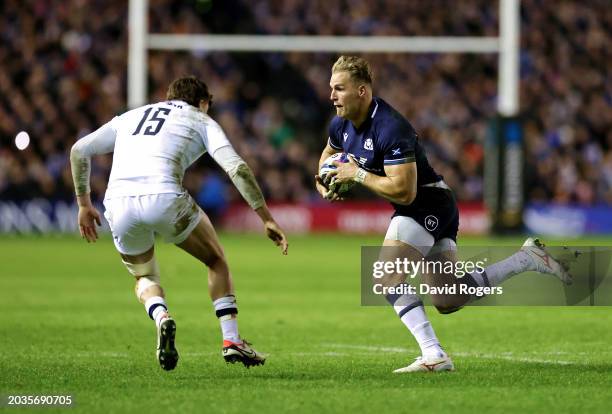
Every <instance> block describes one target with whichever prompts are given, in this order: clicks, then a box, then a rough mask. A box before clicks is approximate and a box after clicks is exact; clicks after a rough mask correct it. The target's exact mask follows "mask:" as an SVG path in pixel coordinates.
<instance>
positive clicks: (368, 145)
mask: <svg viewBox="0 0 612 414" xmlns="http://www.w3.org/2000/svg"><path fill="white" fill-rule="evenodd" d="M363 148H365V149H367V150H370V151H373V150H374V143H373V142H372V138H367V139H366V140H365V142H364V143H363Z"/></svg>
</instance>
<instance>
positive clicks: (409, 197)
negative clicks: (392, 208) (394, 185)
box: [396, 189, 416, 206]
mask: <svg viewBox="0 0 612 414" xmlns="http://www.w3.org/2000/svg"><path fill="white" fill-rule="evenodd" d="M415 198H416V191H414V190H412V189H408V190H404V191H402V192H401V193H400V194H398V195H397V197H396V203H397V204H401V205H403V206H407V205H410V204H412V202H413V201H414V199H415Z"/></svg>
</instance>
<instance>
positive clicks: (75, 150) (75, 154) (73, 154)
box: [70, 141, 83, 161]
mask: <svg viewBox="0 0 612 414" xmlns="http://www.w3.org/2000/svg"><path fill="white" fill-rule="evenodd" d="M82 146H83V145H82V144H81V143H80V141H77V142H75V143H74V145H73V146H72V148H70V160H73V161H74V160H78V159H81V158H83V148H82Z"/></svg>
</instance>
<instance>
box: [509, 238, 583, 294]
mask: <svg viewBox="0 0 612 414" xmlns="http://www.w3.org/2000/svg"><path fill="white" fill-rule="evenodd" d="M563 249H564V252H563V254H562V255H560V256H559V257H558V258H555V257H553V256H552V255H551V254H550V253H549V252H548V251H547V250H546V249H545V246H544V243H542V241H540V239H537V238H532V237H529V238H527V240H525V243H523V246H522V247H521V251H523V252H525V253H527V254H528V255H529V257H530V258H531V260H532V263H533V267H532V268H531V269H530V270H534V271H536V272H540V273H547V274H549V275H553V276H555V277H557V278H558V279H559V280H561V281H562V282H563V283H565V284H566V285H571V284H572V276H571V275H570V274H569V273H568V270H569V265H570V263H572V262H574V261H576V259H577V258H578V256H579V255H580V252H579V251H578V250H572V249H569V248H567V247H563Z"/></svg>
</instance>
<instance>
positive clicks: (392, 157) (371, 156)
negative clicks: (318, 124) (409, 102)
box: [329, 97, 442, 193]
mask: <svg viewBox="0 0 612 414" xmlns="http://www.w3.org/2000/svg"><path fill="white" fill-rule="evenodd" d="M329 145H330V146H331V147H332V148H334V149H336V150H339V151H343V152H346V153H348V154H350V155H352V156H353V157H354V158H355V159H356V160H357V161H358V162H359V165H360V166H361V167H362V168H363V169H364V170H366V171H369V172H371V173H373V174H377V175H382V176H384V175H385V170H384V166H385V165H396V164H404V163H408V162H416V168H417V187H420V186H422V185H424V184H430V183H435V182H437V181H440V180H441V179H442V176H441V175H439V174H437V173H436V172H435V171H434V169H433V168H431V166H430V165H429V162H428V161H427V156H426V155H425V150H424V149H423V147H422V146H421V144H420V143H419V137H418V135H417V133H416V132H415V130H414V128H412V125H410V123H409V122H408V121H407V120H406V118H404V117H403V116H402V115H401V114H400V113H399V112H397V111H396V110H395V109H393V107H392V106H391V105H389V104H388V103H387V102H385V101H384V100H382V99H380V98H377V97H374V98H373V99H372V103H371V104H370V109H369V111H368V117H367V118H366V120H365V121H364V123H363V124H362V125H361V126H360V127H359V128H357V129H356V128H355V127H354V126H353V123H352V122H351V121H349V120H346V119H343V118H341V117H339V116H336V117H334V119H332V121H331V123H330V125H329ZM417 193H418V188H417Z"/></svg>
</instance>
